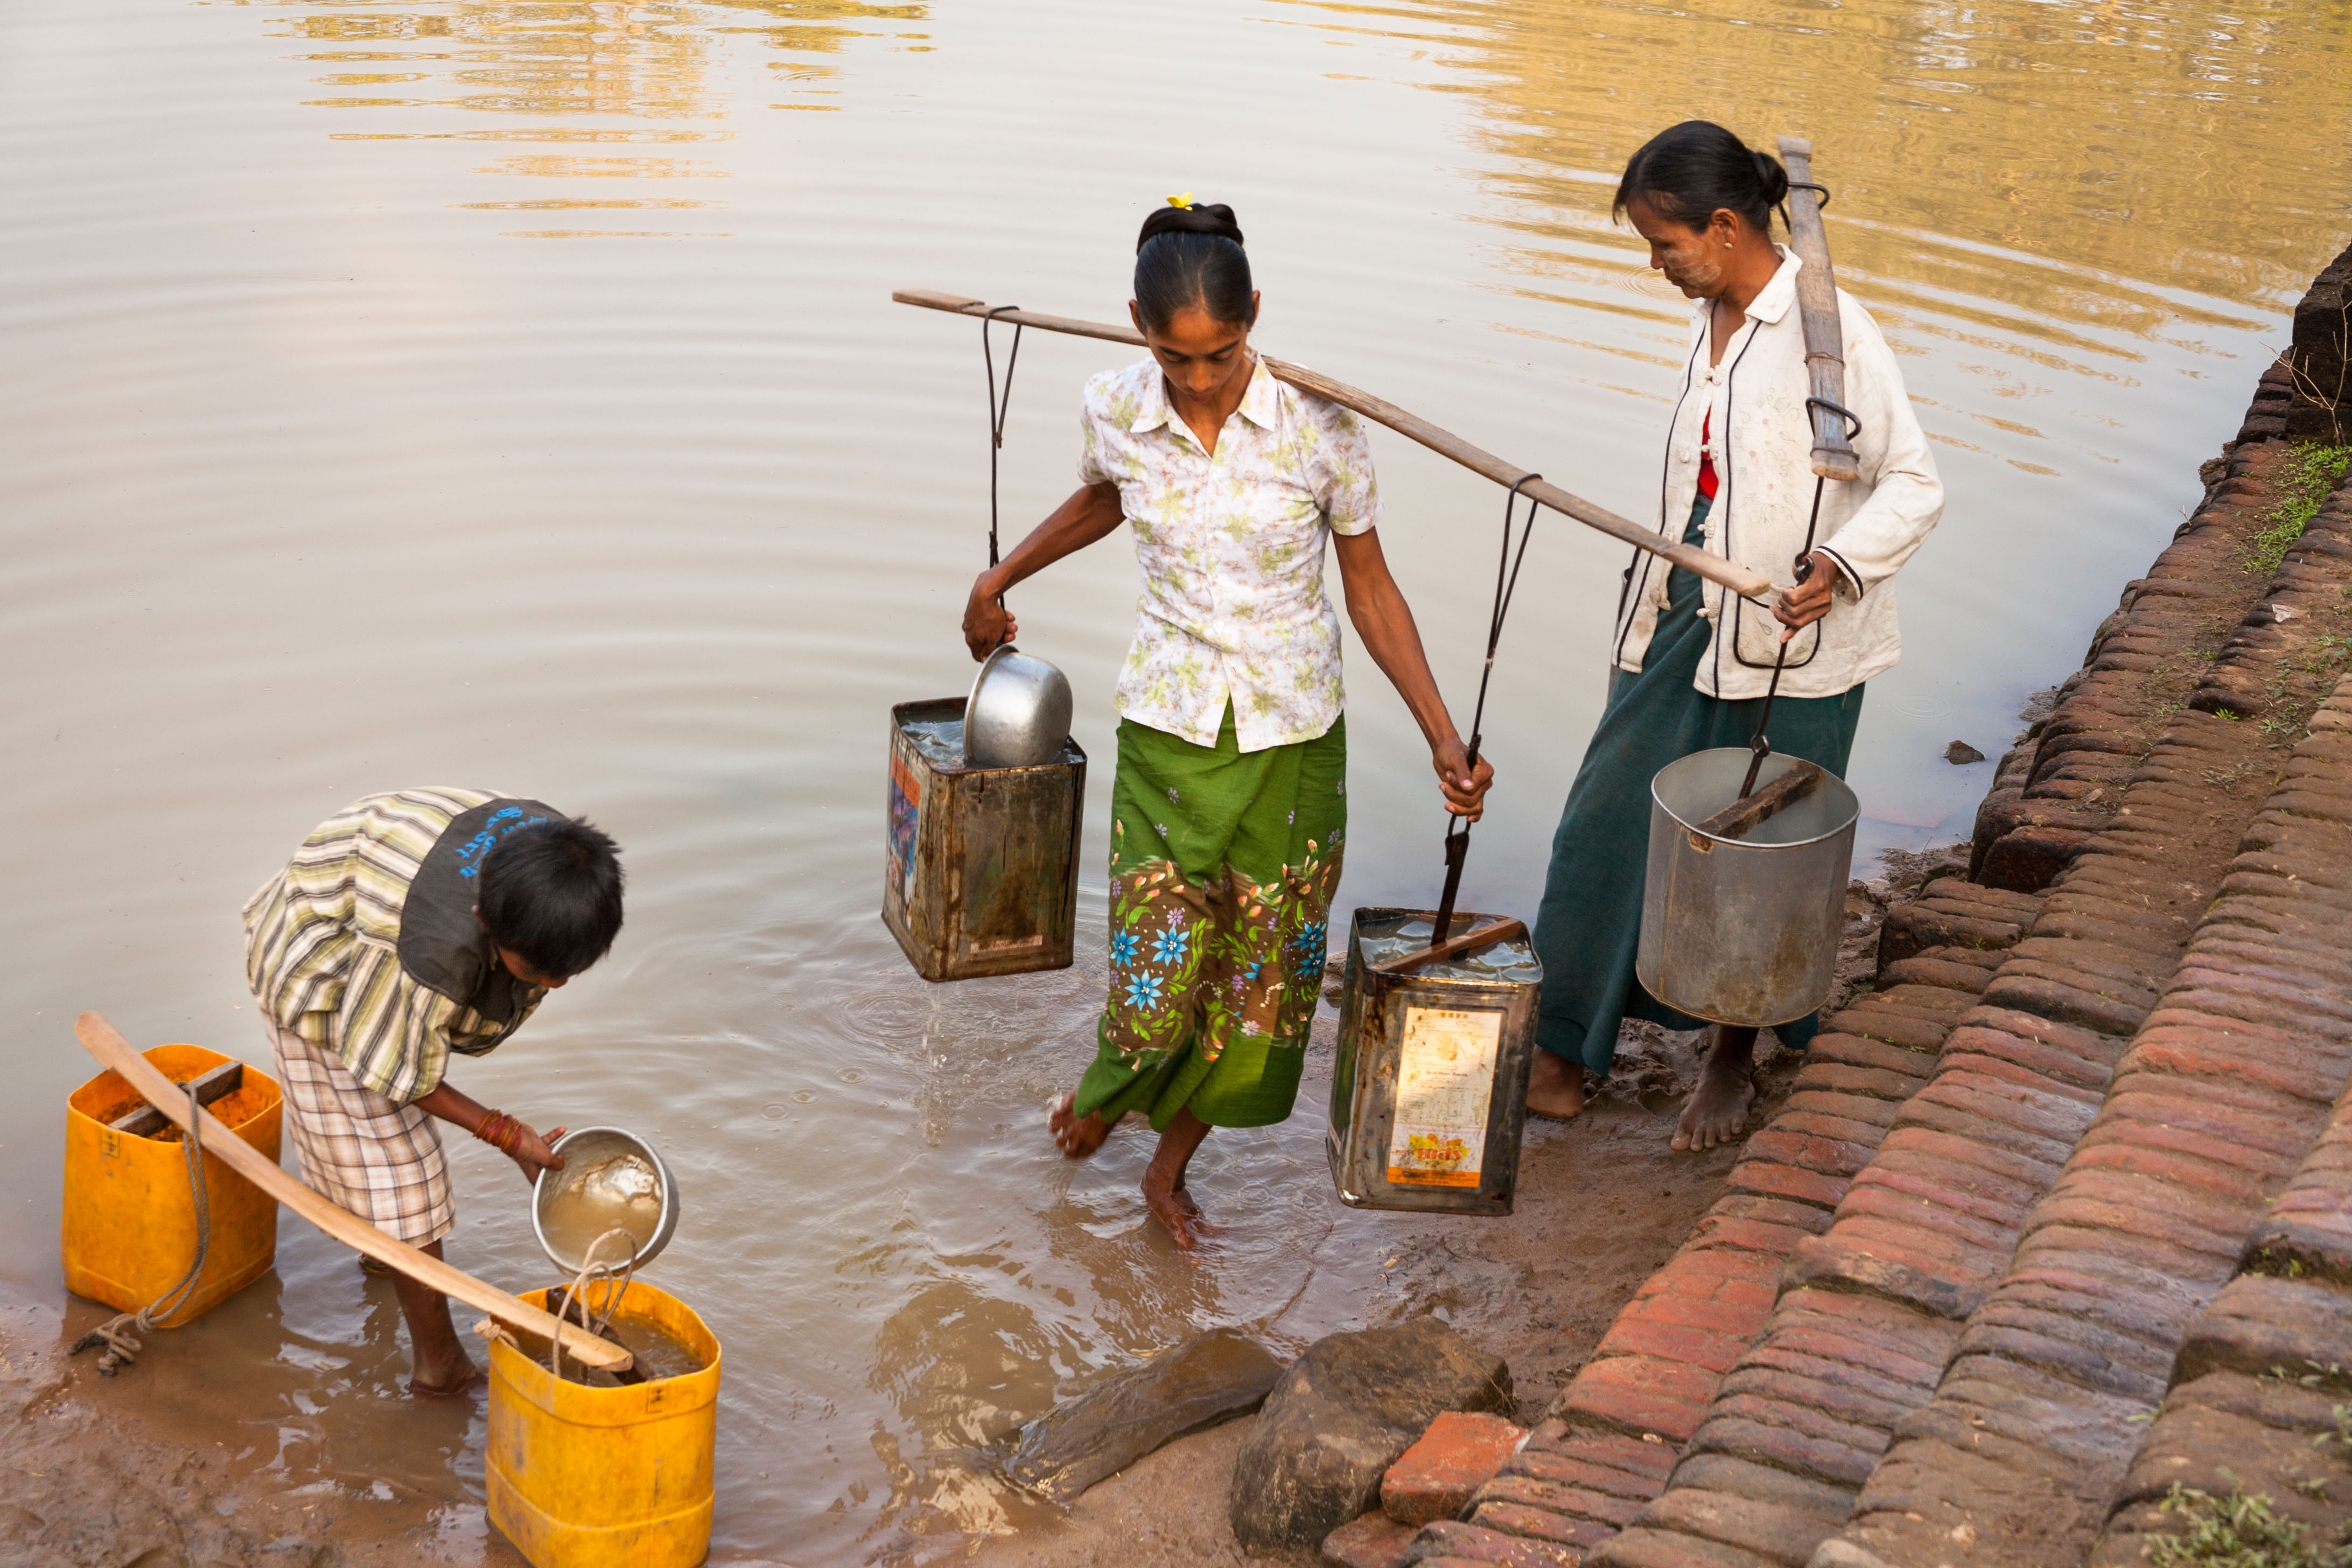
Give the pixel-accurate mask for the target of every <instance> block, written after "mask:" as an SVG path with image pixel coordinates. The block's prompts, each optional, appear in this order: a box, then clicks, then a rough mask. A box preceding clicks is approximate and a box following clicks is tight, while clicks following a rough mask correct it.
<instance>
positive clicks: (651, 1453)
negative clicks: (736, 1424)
mask: <svg viewBox="0 0 2352 1568" xmlns="http://www.w3.org/2000/svg"><path fill="white" fill-rule="evenodd" d="M561 1294H562V1291H561V1289H555V1290H541V1291H540V1292H538V1293H537V1294H535V1295H528V1296H525V1297H524V1298H523V1300H526V1301H529V1302H530V1303H531V1304H532V1305H533V1306H537V1307H543V1308H547V1309H549V1310H553V1307H554V1298H557V1297H559V1296H560V1295H561ZM591 1300H594V1301H596V1302H597V1303H598V1304H599V1305H601V1304H602V1294H601V1290H600V1291H598V1292H597V1293H595V1294H593V1295H592V1297H591ZM613 1315H614V1319H615V1320H616V1321H620V1322H622V1323H624V1324H625V1323H626V1322H627V1321H630V1320H635V1321H639V1322H646V1323H650V1324H652V1325H653V1326H654V1327H655V1328H657V1329H659V1330H660V1331H662V1332H664V1333H666V1334H667V1335H668V1336H669V1337H670V1338H672V1339H674V1340H677V1341H680V1342H683V1343H684V1344H685V1345H686V1346H687V1347H688V1349H690V1350H692V1351H693V1352H694V1353H695V1354H696V1355H697V1356H698V1357H699V1358H700V1359H701V1361H702V1363H703V1364H702V1369H701V1370H700V1371H698V1372H692V1373H687V1374H686V1375H685V1376H683V1377H668V1378H663V1379H661V1380H659V1381H658V1382H653V1383H644V1384H635V1385H634V1386H629V1387H623V1388H591V1387H588V1386H587V1385H586V1384H578V1383H566V1382H561V1381H559V1380H558V1379H557V1378H556V1377H555V1375H554V1374H553V1373H551V1372H549V1371H548V1370H547V1368H546V1367H545V1366H544V1365H543V1364H541V1363H538V1362H534V1361H532V1360H531V1359H530V1357H529V1356H527V1355H525V1354H524V1353H523V1352H521V1351H520V1350H518V1349H517V1348H516V1347H515V1346H514V1345H513V1344H511V1343H509V1342H506V1341H504V1340H499V1341H494V1342H492V1343H491V1345H490V1431H489V1447H488V1453H487V1454H486V1455H485V1457H484V1459H485V1462H484V1469H485V1471H486V1476H485V1479H486V1481H487V1483H488V1493H489V1514H490V1522H491V1523H492V1524H493V1525H495V1526H497V1527H498V1529H499V1531H500V1533H502V1534H504V1535H505V1536H506V1538H507V1539H508V1540H509V1541H510V1542H513V1543H514V1547H515V1550H516V1551H518V1552H521V1553H522V1554H523V1557H524V1559H525V1560H526V1561H528V1562H529V1563H530V1564H531V1568H620V1565H621V1564H628V1565H629V1568H694V1565H695V1564H696V1563H700V1562H701V1561H702V1560H703V1559H704V1558H705V1557H706V1556H708V1555H709V1552H710V1505H711V1498H712V1493H713V1482H712V1467H713V1463H714V1460H715V1457H716V1449H717V1445H718V1433H719V1341H718V1338H717V1336H715V1335H713V1334H712V1333H711V1331H709V1329H708V1328H707V1327H705V1326H704V1325H703V1321H702V1320H701V1319H700V1318H698V1317H697V1316H696V1315H695V1314H694V1312H693V1310H691V1309H690V1308H688V1306H687V1305H686V1304H685V1303H684V1302H682V1301H680V1300H678V1299H677V1297H675V1296H672V1295H669V1294H668V1293H667V1292H665V1291H662V1290H657V1289H655V1288H654V1287H653V1286H651V1285H646V1284H643V1283H641V1282H635V1281H633V1282H632V1283H631V1284H630V1286H629V1288H628V1290H627V1292H626V1294H625V1295H624V1296H623V1297H622V1298H621V1302H620V1306H619V1307H618V1309H616V1310H615V1311H614V1314H613Z"/></svg>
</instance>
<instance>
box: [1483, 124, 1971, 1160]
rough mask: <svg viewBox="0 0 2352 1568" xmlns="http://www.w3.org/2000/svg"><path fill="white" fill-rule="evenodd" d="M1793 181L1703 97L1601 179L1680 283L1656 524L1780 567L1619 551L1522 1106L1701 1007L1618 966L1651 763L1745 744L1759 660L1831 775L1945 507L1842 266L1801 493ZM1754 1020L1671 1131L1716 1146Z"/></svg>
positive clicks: (1557, 1101) (1884, 664)
mask: <svg viewBox="0 0 2352 1568" xmlns="http://www.w3.org/2000/svg"><path fill="white" fill-rule="evenodd" d="M1788 193H1789V176H1788V174H1787V172H1786V171H1785V170H1783V169H1782V168H1781V166H1780V163H1778V162H1777V161H1776V160H1774V159H1772V158H1770V157H1768V156H1766V155H1765V154H1764V153H1756V152H1751V151H1750V150H1749V149H1748V147H1747V146H1746V145H1744V144H1743V143H1742V142H1740V140H1739V138H1738V137H1737V136H1734V135H1733V134H1732V133H1731V132H1728V131H1726V130H1725V129H1724V128H1723V127H1722V126H1720V125H1715V124H1711V123H1709V122H1707V121H1698V120H1694V121H1685V123H1683V124H1680V125H1677V126H1675V127H1674V128H1673V129H1671V130H1669V131H1664V132H1660V133H1659V134H1658V135H1657V136H1655V137H1654V138H1653V139H1652V140H1651V141H1650V142H1649V143H1648V144H1647V145H1645V146H1643V148H1642V150H1641V151H1640V152H1638V153H1634V154H1633V159H1632V161H1631V162H1629V163H1627V164H1626V165H1625V175H1624V178H1623V180H1622V181H1621V182H1620V183H1619V184H1618V186H1617V197H1616V202H1615V204H1614V210H1615V211H1616V212H1617V213H1618V214H1619V215H1620V216H1624V217H1627V218H1629V219H1631V220H1632V222H1633V227H1634V229H1635V230H1636V231H1637V232H1638V233H1639V234H1640V235H1641V236H1642V237H1643V239H1645V240H1647V241H1648V242H1649V246H1650V265H1651V266H1652V267H1654V268H1658V269H1659V270H1660V271H1662V272H1664V274H1665V275H1666V280H1667V281H1668V282H1670V283H1672V284H1674V285H1675V287H1676V288H1678V289H1681V290H1682V291H1683V293H1684V295H1685V296H1686V297H1687V298H1689V299H1690V300H1694V301H1696V311H1695V313H1694V316H1693V320H1692V322H1691V344H1690V353H1689V357H1688V363H1685V366H1684V369H1683V376H1682V387H1681V391H1680V394H1679V395H1678V397H1677V400H1676V402H1675V413H1674V418H1673V422H1672V424H1671V425H1670V426H1669V427H1668V430H1667V435H1666V454H1665V464H1664V474H1663V475H1662V478H1661V482H1660V496H1659V511H1658V530H1659V531H1660V532H1661V533H1662V534H1663V533H1664V532H1665V531H1667V529H1668V528H1669V527H1672V528H1674V529H1675V530H1676V536H1677V537H1678V538H1679V539H1680V540H1681V541H1682V542H1684V543H1686V544H1692V545H1696V546H1697V547H1699V548H1700V549H1703V550H1706V551H1707V552H1710V553H1712V554H1716V555H1720V556H1723V557H1726V558H1727V559H1729V560H1732V561H1736V562H1738V563H1740V564H1741V565H1743V566H1748V567H1752V568H1754V569H1755V570H1757V571H1759V572H1764V573H1769V574H1771V576H1772V577H1773V579H1774V581H1775V582H1777V583H1781V584H1784V587H1783V591H1782V593H1781V594H1780V598H1779V600H1778V602H1777V604H1776V605H1775V606H1774V607H1773V608H1772V609H1771V610H1770V611H1769V612H1767V611H1765V610H1763V609H1761V608H1759V606H1757V605H1754V604H1752V603H1749V602H1748V601H1747V600H1744V599H1741V598H1739V597H1738V595H1727V594H1726V593H1725V592H1724V591H1723V589H1722V588H1720V587H1718V586H1717V584H1713V583H1708V582H1703V581H1701V580H1700V579H1698V578H1697V577H1696V576H1694V575H1693V574H1690V573H1687V572H1684V571H1681V570H1679V569H1671V568H1668V567H1666V566H1665V565H1664V563H1661V562H1660V560H1659V559H1658V557H1656V556H1654V555H1650V554H1646V553H1637V554H1636V555H1635V557H1634V560H1633V564H1632V565H1630V566H1628V567H1627V568H1626V571H1625V586H1624V588H1623V590H1622V594H1621V595H1620V596H1619V600H1618V613H1617V624H1616V628H1615V633H1614V636H1613V638H1612V644H1611V647H1610V657H1611V662H1612V666H1613V667H1614V668H1613V673H1612V675H1611V677H1610V687H1609V698H1608V701H1607V703H1606V704H1605V705H1604V706H1603V708H1602V709H1601V723H1600V726H1599V728H1598V729H1596V730H1595V731H1594V732H1593V736H1592V742H1591V746H1590V747H1588V748H1587V750H1586V752H1585V754H1584V762H1583V763H1582V765H1581V766H1580V767H1579V769H1578V770H1577V774H1576V783H1575V784H1574V785H1573V786H1572V787H1571V788H1570V791H1569V796H1568V805H1567V807H1566V809H1565V810H1564V811H1563V812H1562V813H1561V816H1560V821H1559V833H1558V834H1557V835H1556V836H1555V837H1554V839H1553V842H1552V859H1551V869H1550V873H1549V877H1548V879H1547V880H1546V883H1545V888H1544V897H1543V905H1542V909H1541V911H1540V913H1539V914H1538V919H1537V923H1536V948H1537V952H1538V954H1539V955H1540V956H1541V958H1542V959H1543V965H1544V992H1543V1006H1542V1014H1541V1021H1540V1024H1539V1026H1538V1033H1537V1043H1538V1045H1540V1046H1541V1047H1543V1049H1542V1050H1540V1051H1538V1053H1537V1054H1536V1064H1535V1068H1534V1070H1533V1072H1532V1073H1531V1074H1530V1077H1529V1082H1528V1110H1533V1111H1535V1112H1537V1113H1538V1114H1539V1115H1546V1116H1555V1117H1567V1116H1573V1115H1575V1114H1576V1113H1577V1112H1578V1111H1579V1110H1581V1109H1582V1108H1583V1104H1584V1085H1585V1079H1586V1078H1587V1076H1588V1075H1590V1076H1591V1077H1594V1078H1600V1077H1605V1076H1606V1075H1607V1074H1608V1071H1609V1066H1610V1061H1611V1058H1612V1057H1614V1056H1615V1054H1616V1050H1617V1034H1618V1026H1619V1025H1620V1023H1622V1021H1623V1020H1624V1019H1625V1018H1628V1017H1639V1018H1648V1019H1651V1020H1653V1021H1654V1022H1656V1023H1659V1024H1662V1025H1664V1026H1666V1027H1667V1028H1673V1029H1692V1028H1698V1027H1701V1026H1704V1025H1705V1022H1706V1021H1705V1020H1704V1019H1699V1018H1693V1017H1689V1016H1685V1015H1684V1014H1681V1013H1678V1012H1675V1011H1674V1010H1673V1009H1671V1008H1668V1007H1666V1006H1665V1005H1664V1004H1662V1003H1660V1002H1659V1001H1657V999H1656V998H1654V997H1653V996H1651V995H1650V994H1648V993H1647V992H1646V991H1644V990H1643V989H1642V986H1641V984H1640V983H1639V982H1638V981H1637V980H1635V979H1634V976H1633V957H1634V950H1635V946H1636V943H1637V942H1638V940H1639V938H1640V934H1641V925H1642V889H1643V874H1644V870H1645V867H1646V860H1647V851H1648V841H1649V822H1650V781H1651V780H1652V779H1654V778H1655V777H1656V776H1657V773H1658V770H1659V769H1661V768H1663V767H1664V766H1665V765H1666V764H1667V763H1672V762H1674V761H1675V760H1676V759H1677V758H1681V757H1685V756H1688V755H1689V754H1691V753H1692V752H1701V751H1706V750H1710V749H1712V748H1715V747H1718V746H1742V747H1744V746H1746V745H1747V744H1748V740H1749V737H1750V736H1751V735H1753V734H1754V733H1755V731H1756V728H1757V724H1758V721H1759V716H1760V714H1761V712H1762V710H1763V709H1764V706H1765V693H1766V691H1767V689H1769V687H1770V685H1771V682H1772V679H1773V678H1774V670H1775V667H1776V666H1779V667H1780V675H1779V679H1780V687H1779V692H1778V697H1777V700H1775V701H1774V702H1773V705H1772V709H1771V723H1770V729H1769V736H1770V740H1771V743H1772V749H1773V750H1774V751H1776V752H1787V753H1790V754H1791V755H1794V756H1799V757H1802V758H1804V759H1806V760H1807V761H1809V762H1812V763H1819V764H1820V765H1821V766H1822V767H1823V768H1826V769H1828V770H1829V771H1830V772H1831V773H1835V774H1839V775H1841V776H1843V773H1844V772H1845V767H1846V760H1847V758H1848V756H1849V754H1850V753H1851V752H1852V751H1853V736H1854V729H1855V726H1856V725H1857V724H1858V723H1859V722H1860V721H1861V718H1862V691H1863V683H1864V682H1865V681H1867V680H1869V679H1871V678H1873V677H1874V676H1876V675H1879V674H1881V673H1883V672H1884V671H1885V670H1887V669H1890V668H1893V667H1894V665H1895V658H1896V657H1897V654H1898V652H1899V650H1900V642H1899V640H1898V638H1897V637H1896V635H1895V573H1896V571H1897V570H1899V569H1900V568H1901V567H1902V565H1903V563H1905V562H1906V561H1908V560H1909V559H1910V558H1911V554H1912V552H1914V551H1916V550H1917V549H1918V548H1919V545H1920V543H1921V542H1922V541H1924V540H1925V539H1926V538H1927V532H1928V531H1929V530H1930V529H1932V528H1934V527H1935V526H1936V520H1937V517H1938V516H1939V515H1941V513H1942V511H1943V507H1944V487H1943V482H1942V481H1941V480H1940V479H1937V476H1936V464H1935V459H1934V458H1932V457H1930V456H1929V455H1928V451H1927V438H1926V437H1924V436H1923V435H1922V434H1921V433H1920V429H1919V422H1918V420H1917V419H1916V418H1915V417H1914V416H1912V413H1911V401H1910V398H1909V397H1908V396H1907V395H1906V394H1905V392H1904V389H1903V376H1902V373H1901V372H1900V371H1899V370H1898V369H1897V368H1896V366H1895V355H1894V353H1892V351H1890V350H1889V349H1888V348H1887V346H1886V340H1885V338H1883V337H1881V336H1880V335H1879V331H1878V323H1877V322H1875V321H1872V320H1871V318H1870V312H1868V311H1867V310H1864V309H1863V308H1862V306H1861V305H1859V304H1857V303H1856V302H1855V301H1854V300H1853V298H1852V296H1850V295H1848V294H1847V293H1846V292H1845V291H1844V290H1843V289H1839V290H1838V293H1837V303H1838V320H1839V325H1840V328H1841V330H1842V331H1843V335H1844V340H1845V385H1846V402H1847V405H1848V407H1849V408H1850V409H1851V411H1852V415H1853V418H1854V419H1855V420H1857V421H1859V427H1858V428H1857V429H1856V430H1855V432H1854V434H1853V447H1854V452H1855V454H1856V456H1857V457H1858V458H1859V459H1860V467H1861V474H1860V477H1859V478H1857V479H1846V480H1830V481H1828V482H1827V483H1826V484H1825V485H1824V486H1823V487H1822V490H1821V506H1820V512H1819V515H1818V517H1816V516H1815V515H1814V513H1813V498H1814V494H1815V483H1816V481H1815V479H1814V476H1813V473H1812V468H1811V449H1812V443H1813V436H1812V431H1813V421H1812V415H1811V409H1810V408H1809V407H1808V405H1807V401H1806V400H1807V397H1808V395H1809V394H1810V392H1811V385H1810V383H1809V380H1808V377H1807V372H1806V366H1805V341H1804V331H1803V327H1802V325H1801V321H1800V313H1799V311H1798V310H1797V273H1798V270H1799V268H1801V266H1802V265H1803V264H1802V263H1801V261H1800V260H1799V259H1798V258H1797V257H1796V255H1795V254H1794V253H1792V252H1791V251H1790V250H1788V249H1786V248H1785V247H1781V246H1779V245H1776V244H1774V243H1773V241H1772V237H1771V224H1772V210H1773V208H1774V207H1776V206H1778V205H1780V203H1781V202H1782V201H1784V200H1785V199H1786V198H1787V196H1788ZM1792 575H1793V576H1795V577H1796V579H1797V581H1796V583H1795V584H1794V585H1793V586H1788V585H1786V584H1788V579H1789V578H1790V576H1792ZM1783 656H1785V658H1784V657H1783ZM1817 1024H1818V1015H1816V1016H1813V1017H1808V1018H1803V1019H1800V1020H1798V1021H1797V1022H1795V1023H1790V1024H1782V1025H1780V1026H1777V1027H1776V1031H1775V1032H1776V1033H1777V1034H1778V1035H1779V1036H1780V1039H1781V1040H1782V1042H1783V1043H1785V1044H1787V1045H1790V1046H1792V1047H1801V1046H1803V1045H1804V1044H1805V1043H1806V1042H1807V1041H1809V1040H1811V1038H1812V1037H1813V1033H1814V1031H1815V1028H1816V1027H1817ZM1756 1033H1757V1031H1756V1030H1754V1029H1752V1028H1739V1027H1735V1026H1728V1025H1725V1026H1717V1028H1716V1030H1715V1034H1714V1037H1713V1038H1712V1040H1711V1041H1710V1043H1709V1046H1708V1049H1707V1054H1706V1062H1705V1065H1704V1067H1703V1068H1701V1070H1700V1074H1699V1084H1698V1088H1697V1089H1696V1091H1695V1092H1694V1093H1693V1094H1692V1096H1691V1098H1690V1100H1689V1103H1687V1104H1686V1105H1685V1106H1684V1108H1683V1111H1682V1116H1681V1119H1680V1121H1678V1122H1677V1123H1676V1125H1675V1133H1674V1146H1675V1148H1677V1149H1707V1148H1712V1147H1713V1146H1715V1145H1716V1144H1717V1143H1721V1142H1725V1141H1727V1139H1729V1138H1731V1137H1732V1136H1733V1135H1734V1134H1736V1133H1738V1131H1740V1129H1741V1127H1742V1126H1743V1124H1744V1122H1745V1120H1746V1116H1747V1108H1748V1099H1749V1092H1748V1091H1749V1072H1748V1064H1749V1057H1750V1053H1751V1051H1752V1050H1753V1049H1754V1047H1755V1043H1756Z"/></svg>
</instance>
